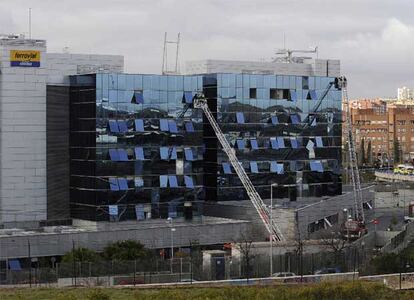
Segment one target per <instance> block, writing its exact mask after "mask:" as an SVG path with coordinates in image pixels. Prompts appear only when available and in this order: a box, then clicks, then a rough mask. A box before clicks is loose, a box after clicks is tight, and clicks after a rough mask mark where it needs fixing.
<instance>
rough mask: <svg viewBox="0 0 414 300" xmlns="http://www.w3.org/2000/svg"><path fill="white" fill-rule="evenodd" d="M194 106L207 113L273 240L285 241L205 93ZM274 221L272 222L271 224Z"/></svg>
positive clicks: (196, 98)
mask: <svg viewBox="0 0 414 300" xmlns="http://www.w3.org/2000/svg"><path fill="white" fill-rule="evenodd" d="M193 104H194V108H201V109H202V110H203V112H204V114H205V115H206V117H207V119H208V121H209V122H210V124H211V127H212V128H213V130H214V132H215V134H216V136H217V139H218V140H219V142H220V144H221V146H222V147H223V150H224V152H225V153H226V154H227V156H228V158H229V161H230V163H231V165H232V166H233V168H234V170H235V171H236V173H237V175H238V176H239V178H240V181H241V182H242V184H243V186H244V188H245V189H246V192H247V195H248V196H249V198H250V201H251V202H252V204H253V206H254V208H255V209H256V211H257V213H258V214H259V217H260V219H261V220H262V222H263V224H264V225H265V227H266V230H267V231H268V232H269V233H270V235H272V237H273V240H275V241H283V240H284V237H283V234H282V232H281V231H280V229H279V227H278V226H277V225H276V224H275V223H274V221H273V220H272V222H271V221H270V209H271V208H270V209H269V208H268V207H267V206H266V204H265V203H264V202H263V200H262V198H261V197H260V195H259V193H258V192H257V191H256V189H255V187H254V186H253V183H252V182H251V180H250V178H249V177H248V176H247V174H246V171H245V170H244V168H243V167H242V166H241V165H240V162H239V160H238V159H237V156H236V154H235V153H234V149H233V148H232V147H231V146H230V144H229V142H228V141H227V139H226V137H225V136H224V134H223V132H222V131H221V128H220V127H219V125H218V123H217V121H216V119H214V116H213V114H212V113H211V111H210V109H209V107H208V104H207V99H206V98H205V97H204V95H203V94H201V93H199V94H197V95H196V96H195V97H194V100H193ZM270 223H272V224H270Z"/></svg>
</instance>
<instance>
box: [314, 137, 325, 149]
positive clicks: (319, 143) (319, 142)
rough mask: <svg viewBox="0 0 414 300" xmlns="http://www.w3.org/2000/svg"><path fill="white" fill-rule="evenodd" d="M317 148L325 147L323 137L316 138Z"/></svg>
mask: <svg viewBox="0 0 414 300" xmlns="http://www.w3.org/2000/svg"><path fill="white" fill-rule="evenodd" d="M315 141H316V147H318V148H322V147H323V140H322V137H321V136H317V137H315Z"/></svg>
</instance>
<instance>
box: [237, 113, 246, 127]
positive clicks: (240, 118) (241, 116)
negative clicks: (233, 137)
mask: <svg viewBox="0 0 414 300" xmlns="http://www.w3.org/2000/svg"><path fill="white" fill-rule="evenodd" d="M236 120H237V123H239V124H244V114H243V113H242V112H237V113H236Z"/></svg>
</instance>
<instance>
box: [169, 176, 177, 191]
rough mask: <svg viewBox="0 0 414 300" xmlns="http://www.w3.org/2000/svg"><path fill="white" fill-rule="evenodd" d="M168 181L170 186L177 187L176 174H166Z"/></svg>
mask: <svg viewBox="0 0 414 300" xmlns="http://www.w3.org/2000/svg"><path fill="white" fill-rule="evenodd" d="M168 181H169V182H170V187H172V188H176V187H178V181H177V176H175V175H169V176H168Z"/></svg>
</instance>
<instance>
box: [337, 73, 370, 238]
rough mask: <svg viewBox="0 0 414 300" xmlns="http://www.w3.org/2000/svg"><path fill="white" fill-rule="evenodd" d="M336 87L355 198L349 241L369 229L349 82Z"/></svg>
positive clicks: (345, 232)
mask: <svg viewBox="0 0 414 300" xmlns="http://www.w3.org/2000/svg"><path fill="white" fill-rule="evenodd" d="M335 82H336V85H337V86H338V88H339V89H341V91H342V103H343V104H344V107H345V118H346V122H345V124H344V125H345V134H346V139H347V141H346V142H347V145H348V153H347V155H348V156H349V157H348V160H349V161H348V166H347V167H348V170H349V173H350V175H351V182H352V192H353V197H354V207H355V208H354V212H353V216H352V215H351V217H350V218H348V217H349V216H345V218H346V219H345V221H344V226H343V230H342V235H343V237H344V238H345V239H347V240H355V239H358V238H360V237H361V236H362V235H364V234H366V233H367V232H368V231H367V228H366V226H365V215H364V207H363V198H362V190H361V180H360V176H359V169H358V161H357V155H356V149H355V141H354V137H353V132H352V120H351V112H350V103H349V99H348V90H347V80H346V78H345V77H338V78H336V79H335Z"/></svg>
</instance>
